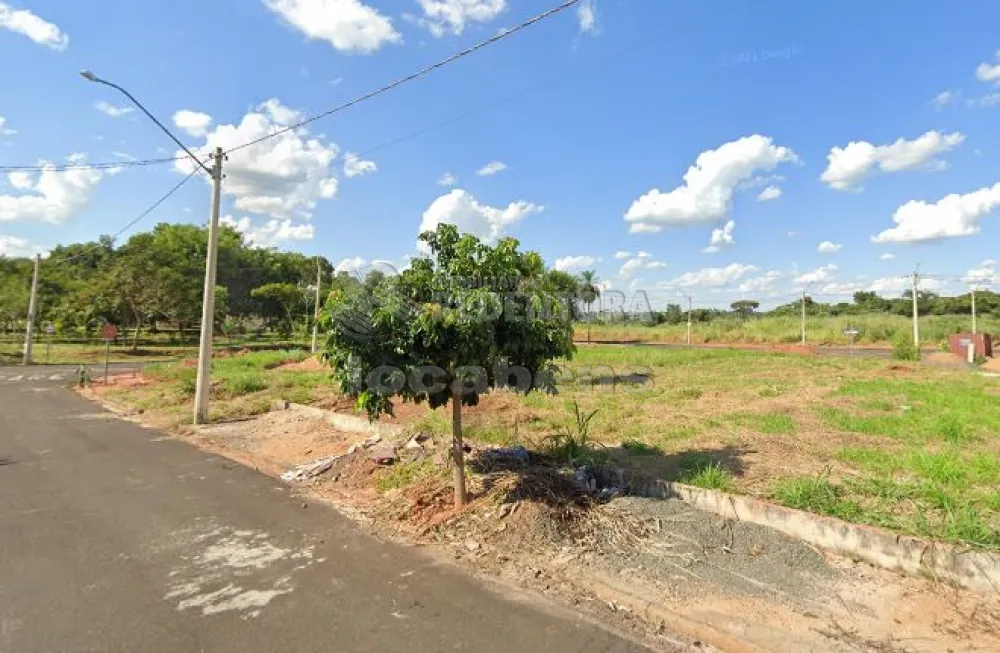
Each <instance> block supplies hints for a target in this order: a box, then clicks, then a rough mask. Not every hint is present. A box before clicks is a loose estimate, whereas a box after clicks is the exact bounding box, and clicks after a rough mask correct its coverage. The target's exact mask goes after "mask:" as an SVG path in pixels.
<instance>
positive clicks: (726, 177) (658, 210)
mask: <svg viewBox="0 0 1000 653" xmlns="http://www.w3.org/2000/svg"><path fill="white" fill-rule="evenodd" d="M798 160H799V159H798V157H797V156H796V154H795V152H793V151H792V150H791V149H789V148H787V147H780V146H776V145H774V144H773V143H772V140H771V139H770V138H768V137H765V136H760V135H758V134H754V135H753V136H746V137H744V138H741V139H739V140H736V141H732V142H729V143H725V144H724V145H722V146H720V147H719V148H718V149H715V150H708V151H705V152H702V153H701V154H699V155H698V158H697V160H696V161H695V163H694V165H692V166H691V167H690V168H688V170H687V172H686V173H685V174H684V184H683V185H681V186H678V187H677V188H675V189H673V190H671V191H669V192H666V193H664V192H661V191H660V190H659V189H656V188H654V189H653V190H651V191H649V192H648V193H646V194H645V195H643V196H641V197H640V198H639V199H637V200H636V201H635V202H634V203H633V204H632V206H631V207H630V208H629V210H628V212H627V213H626V214H625V220H626V221H627V222H629V223H631V227H630V229H629V231H631V232H632V233H649V232H655V231H659V230H660V229H662V228H663V227H664V226H677V225H686V224H695V223H701V222H715V221H719V220H722V219H724V218H725V217H726V216H727V215H728V213H729V211H730V208H731V207H732V200H733V194H734V193H735V191H736V189H737V187H738V186H739V185H740V183H742V182H746V181H748V180H750V179H752V178H753V177H754V176H755V175H756V173H757V172H768V171H771V170H773V169H774V168H775V167H776V166H778V165H779V164H781V163H791V162H797V161H798Z"/></svg>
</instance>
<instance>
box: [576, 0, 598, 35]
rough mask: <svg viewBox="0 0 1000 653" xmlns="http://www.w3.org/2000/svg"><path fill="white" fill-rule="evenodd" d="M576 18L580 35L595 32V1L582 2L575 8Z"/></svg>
mask: <svg viewBox="0 0 1000 653" xmlns="http://www.w3.org/2000/svg"><path fill="white" fill-rule="evenodd" d="M576 18H577V20H578V21H579V23H580V33H581V34H594V33H595V32H597V4H596V2H595V0H583V2H581V3H580V6H579V7H577V10H576Z"/></svg>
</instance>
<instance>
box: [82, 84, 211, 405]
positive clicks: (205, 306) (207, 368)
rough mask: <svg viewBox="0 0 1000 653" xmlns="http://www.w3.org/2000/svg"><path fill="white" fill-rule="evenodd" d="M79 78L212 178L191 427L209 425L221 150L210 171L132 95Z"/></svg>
mask: <svg viewBox="0 0 1000 653" xmlns="http://www.w3.org/2000/svg"><path fill="white" fill-rule="evenodd" d="M80 76H81V77H83V78H84V79H85V80H87V81H88V82H93V83H95V84H103V85H104V86H107V87H109V88H113V89H115V90H116V91H118V92H119V93H121V94H122V95H124V96H125V97H127V98H128V99H129V100H131V102H132V104H134V105H135V106H137V107H139V110H140V111H142V112H143V113H144V114H146V117H147V118H149V119H150V120H152V121H153V123H154V124H156V126H157V127H159V128H160V129H161V130H162V131H163V133H164V134H166V135H167V136H169V137H170V140H172V141H173V142H174V143H176V144H177V146H178V147H180V148H181V149H182V150H184V152H185V153H186V154H187V155H188V156H189V157H191V161H192V162H193V163H194V164H195V165H197V166H199V167H200V168H201V169H202V170H204V171H205V172H207V173H208V174H209V175H210V176H211V178H212V187H213V188H212V218H211V221H210V222H209V224H208V254H207V256H206V260H205V294H204V295H203V297H202V308H201V343H200V345H199V348H198V381H197V385H196V389H195V400H194V423H195V424H203V423H204V422H206V421H208V392H209V385H210V382H211V376H212V331H213V327H214V326H215V325H214V322H215V269H216V264H217V260H218V257H219V203H220V201H221V198H222V158H223V154H222V148H221V147H217V148H215V154H214V156H213V158H214V159H215V165H213V166H212V167H211V168H209V167H208V166H206V165H205V164H204V163H202V161H201V159H199V158H198V157H197V156H195V154H194V152H192V151H191V150H189V149H188V148H187V147H186V146H185V145H184V143H182V142H181V141H180V139H178V138H177V137H176V136H174V135H173V134H172V133H171V132H170V130H169V129H167V128H166V126H165V125H164V124H163V123H162V122H160V121H159V120H157V119H156V116H154V115H153V114H152V113H150V112H149V110H148V109H146V107H144V106H142V103H141V102H139V100H137V99H135V96H133V95H132V94H131V93H129V92H128V91H126V90H125V89H124V88H122V87H121V86H119V85H118V84H115V83H113V82H109V81H108V80H106V79H101V78H100V77H98V76H97V75H95V74H94V73H92V72H90V71H89V70H81V71H80Z"/></svg>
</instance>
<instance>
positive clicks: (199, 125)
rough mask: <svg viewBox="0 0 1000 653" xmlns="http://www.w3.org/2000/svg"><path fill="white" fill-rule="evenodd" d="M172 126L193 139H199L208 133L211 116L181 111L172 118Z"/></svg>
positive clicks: (197, 112) (186, 110)
mask: <svg viewBox="0 0 1000 653" xmlns="http://www.w3.org/2000/svg"><path fill="white" fill-rule="evenodd" d="M173 118H174V124H175V125H177V127H178V129H182V130H184V131H185V132H187V133H188V134H190V135H191V136H194V137H195V138H201V137H202V136H204V135H205V134H207V133H208V128H209V127H210V126H211V125H212V116H210V115H208V114H207V113H202V112H200V111H191V110H189V109H181V110H180V111H178V112H176V113H175V114H174V116H173Z"/></svg>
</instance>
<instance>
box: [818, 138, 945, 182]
mask: <svg viewBox="0 0 1000 653" xmlns="http://www.w3.org/2000/svg"><path fill="white" fill-rule="evenodd" d="M964 140H965V136H964V135H963V134H961V133H959V132H954V133H951V134H942V133H941V132H938V131H933V130H932V131H929V132H927V133H926V134H923V135H921V136H918V137H917V138H915V139H913V140H912V141H908V140H906V139H904V138H900V139H897V140H896V142H894V143H890V144H888V145H872V144H871V143H868V142H867V141H853V142H851V143H848V144H847V146H846V147H842V148H841V147H834V148H831V149H830V153H829V154H828V155H827V161H828V162H829V163H828V165H827V168H826V170H824V171H823V174H822V175H820V179H821V180H822V181H824V182H826V183H827V184H829V185H830V187H831V188H834V189H836V190H850V189H852V188H854V187H856V185H857V184H858V182H860V181H861V180H862V179H863V178H864V177H865V176H867V175H868V174H869V173H870V172H871V171H872V169H873V168H874V167H876V166H878V168H879V170H881V171H882V172H899V171H901V170H913V169H915V168H926V169H931V170H940V169H942V168H943V167H944V166H945V164H944V162H943V161H940V160H936V159H935V158H934V157H935V156H937V155H938V154H941V153H942V152H947V151H948V150H952V149H954V148H956V147H958V146H959V145H961V144H962V142H963V141H964Z"/></svg>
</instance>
